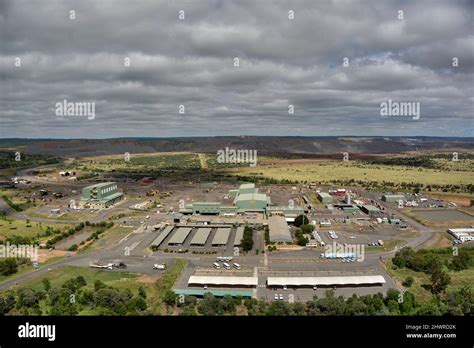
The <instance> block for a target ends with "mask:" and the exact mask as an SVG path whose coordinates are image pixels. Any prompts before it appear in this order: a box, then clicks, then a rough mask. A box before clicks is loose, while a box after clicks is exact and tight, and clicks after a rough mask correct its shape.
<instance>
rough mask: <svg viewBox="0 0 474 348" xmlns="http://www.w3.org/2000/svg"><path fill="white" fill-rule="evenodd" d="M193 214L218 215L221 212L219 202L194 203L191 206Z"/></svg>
mask: <svg viewBox="0 0 474 348" xmlns="http://www.w3.org/2000/svg"><path fill="white" fill-rule="evenodd" d="M192 209H193V213H194V214H219V213H220V212H221V203H220V202H196V203H193V205H192Z"/></svg>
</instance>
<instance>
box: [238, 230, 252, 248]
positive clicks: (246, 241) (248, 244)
mask: <svg viewBox="0 0 474 348" xmlns="http://www.w3.org/2000/svg"><path fill="white" fill-rule="evenodd" d="M241 247H242V250H243V251H249V250H252V248H253V228H252V227H250V226H245V228H244V234H243V237H242V241H241Z"/></svg>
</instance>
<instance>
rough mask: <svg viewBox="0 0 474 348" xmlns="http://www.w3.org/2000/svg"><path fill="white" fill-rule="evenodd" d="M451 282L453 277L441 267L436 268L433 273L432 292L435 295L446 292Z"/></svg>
mask: <svg viewBox="0 0 474 348" xmlns="http://www.w3.org/2000/svg"><path fill="white" fill-rule="evenodd" d="M450 283H451V277H450V276H449V274H448V273H446V272H444V271H443V270H442V269H441V267H439V268H437V269H434V270H433V271H432V273H431V292H432V293H433V294H435V295H437V294H439V293H441V292H444V291H445V290H446V288H447V287H448V285H449V284H450Z"/></svg>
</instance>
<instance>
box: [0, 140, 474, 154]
mask: <svg viewBox="0 0 474 348" xmlns="http://www.w3.org/2000/svg"><path fill="white" fill-rule="evenodd" d="M7 144H9V145H11V146H18V145H24V146H25V148H24V149H23V151H24V152H26V153H31V154H42V155H52V156H58V157H84V156H98V155H111V154H121V153H125V152H129V153H149V152H170V151H190V152H209V153H215V152H217V151H218V150H219V149H225V147H229V148H232V149H249V150H254V149H256V150H258V152H259V153H260V154H278V153H279V154H306V155H327V154H336V153H341V152H348V153H353V154H383V153H403V152H407V151H416V150H419V151H426V150H453V151H454V150H467V151H472V150H474V138H442V137H353V136H347V137H343V136H340V137H258V136H240V137H238V136H232V137H231V136H225V137H202V138H117V139H64V140H57V139H37V140H33V139H0V145H3V146H5V145H7Z"/></svg>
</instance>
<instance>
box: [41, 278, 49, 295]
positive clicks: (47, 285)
mask: <svg viewBox="0 0 474 348" xmlns="http://www.w3.org/2000/svg"><path fill="white" fill-rule="evenodd" d="M41 282H42V283H43V287H44V291H46V292H48V291H49V289H51V282H50V281H49V279H48V278H43V280H41Z"/></svg>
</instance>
